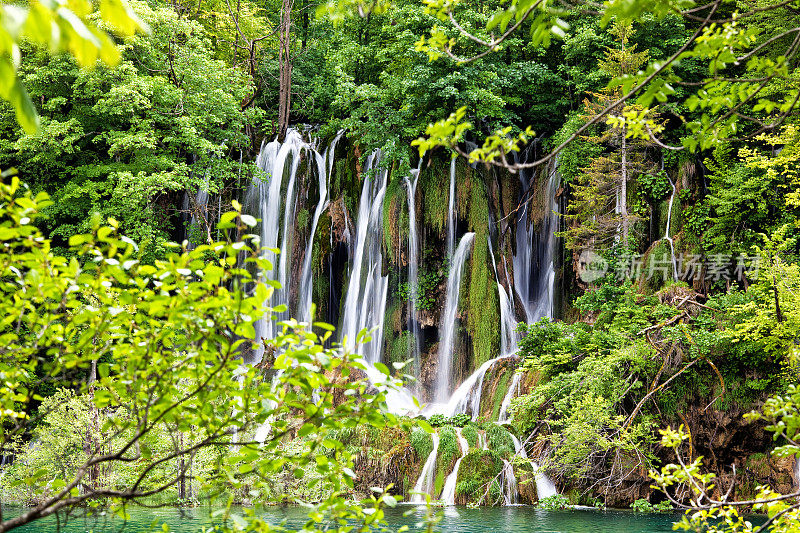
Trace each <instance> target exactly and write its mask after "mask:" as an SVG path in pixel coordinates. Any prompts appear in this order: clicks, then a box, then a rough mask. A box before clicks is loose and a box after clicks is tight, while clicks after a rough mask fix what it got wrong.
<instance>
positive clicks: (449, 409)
mask: <svg viewBox="0 0 800 533" xmlns="http://www.w3.org/2000/svg"><path fill="white" fill-rule="evenodd" d="M504 358H505V357H504V356H502V355H501V356H500V357H495V358H494V359H489V360H488V361H486V362H485V363H483V364H482V365H481V366H480V367H478V369H477V370H476V371H475V372H473V373H472V374H471V375H470V376H469V377H468V378H467V379H465V380H464V382H463V383H462V384H461V385H459V386H458V388H456V390H455V391H454V392H453V395H452V396H451V397H450V400H448V402H447V403H446V404H444V405H441V404H437V405H434V406H433V407H432V413H437V412H438V413H440V414H443V415H445V416H453V415H457V414H462V413H467V414H470V415H471V416H472V420H476V419H477V418H478V415H479V414H480V410H481V393H482V391H483V378H484V377H485V376H486V373H487V372H488V371H489V369H490V368H492V367H493V366H494V364H495V363H496V362H497V361H499V360H500V359H504Z"/></svg>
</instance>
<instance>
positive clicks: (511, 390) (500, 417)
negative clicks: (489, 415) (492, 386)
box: [497, 372, 522, 424]
mask: <svg viewBox="0 0 800 533" xmlns="http://www.w3.org/2000/svg"><path fill="white" fill-rule="evenodd" d="M520 381H522V373H520V372H514V377H512V378H511V384H510V385H509V386H508V392H506V395H505V396H504V397H503V403H502V404H500V412H499V413H498V414H497V422H498V423H500V424H502V423H503V422H508V421H509V418H508V408H509V406H510V405H511V400H512V398H514V395H515V394H517V392H518V389H519V382H520Z"/></svg>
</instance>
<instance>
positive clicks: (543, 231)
mask: <svg viewBox="0 0 800 533" xmlns="http://www.w3.org/2000/svg"><path fill="white" fill-rule="evenodd" d="M533 177H534V176H533V175H531V173H530V171H524V170H523V171H520V173H519V179H520V183H521V184H522V191H523V194H525V193H526V192H527V191H528V189H529V188H530V187H532V186H534V183H533ZM560 183H561V174H560V173H559V172H558V158H556V159H555V160H554V162H553V165H552V166H551V167H550V169H549V172H548V178H547V187H546V189H545V198H546V201H547V202H546V204H545V205H546V207H547V209H548V212H547V213H546V214H545V216H544V217H543V219H542V225H541V228H538V231H537V228H534V227H533V226H532V225H531V224H530V222H529V220H528V218H529V217H528V213H527V209H525V210H523V211H522V212H521V213H520V215H519V217H518V218H517V231H516V239H517V253H516V255H514V287H515V288H516V290H517V293H518V294H519V296H520V298H521V299H522V304H523V306H524V307H525V314H526V317H527V320H528V323H533V322H537V321H538V320H539V319H541V318H544V317H548V318H552V317H553V310H554V309H553V308H554V302H555V279H556V275H555V267H554V260H555V248H556V236H555V234H556V231H557V230H558V216H559V215H558V201H557V199H556V193H557V191H558V187H559V186H560ZM533 258H536V261H533V260H532V259H533Z"/></svg>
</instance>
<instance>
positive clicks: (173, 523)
mask: <svg viewBox="0 0 800 533" xmlns="http://www.w3.org/2000/svg"><path fill="white" fill-rule="evenodd" d="M233 511H234V512H236V513H241V512H242V509H241V508H235V509H234V510H233ZM443 512H444V519H443V520H442V522H441V523H440V524H439V526H438V528H437V529H438V530H439V531H441V532H442V533H477V532H485V531H492V532H508V533H534V532H535V533H661V532H664V533H666V532H668V531H672V522H673V521H674V520H676V519H677V515H675V514H635V513H633V512H630V511H597V510H586V509H581V510H570V511H543V510H539V509H535V508H533V507H527V506H515V507H491V508H481V509H468V508H465V507H458V508H456V507H450V508H446V509H444V510H443ZM18 513H19V509H16V510H15V509H13V508H5V509H4V513H3V516H4V518H5V519H7V518H10V517H11V516H14V515H16V514H18ZM405 513H409V516H404V514H405ZM128 514H129V515H130V516H129V518H128V520H122V519H121V518H118V517H109V516H94V517H86V516H72V517H67V518H66V520H64V517H61V520H58V521H57V520H55V519H52V518H51V519H47V520H43V521H40V522H39V523H37V524H35V525H29V526H26V527H23V528H21V529H18V530H17V531H19V532H20V533H45V532H48V533H49V532H55V531H57V530H58V529H60V530H61V531H63V532H65V533H84V532H87V531H95V532H99V531H103V532H121V533H122V532H125V533H128V532H140V531H160V530H161V524H162V523H166V524H168V525H169V527H170V530H171V531H173V532H177V533H189V532H192V533H194V532H198V531H200V530H201V529H202V528H203V527H208V526H211V525H214V524H220V522H221V520H222V518H220V517H219V516H218V512H217V513H214V509H209V508H207V507H199V508H194V509H174V508H164V509H141V508H131V509H128ZM259 514H260V515H261V516H263V517H264V518H267V519H268V520H269V521H270V522H271V523H273V524H279V523H281V522H285V524H286V526H287V527H295V528H300V527H302V524H303V523H305V522H306V516H305V514H304V510H303V509H302V508H299V507H270V508H267V509H265V510H264V511H263V512H261V513H259ZM386 514H387V520H388V523H389V527H390V528H391V529H394V530H396V529H399V527H400V526H401V525H408V526H409V527H410V528H411V531H415V530H417V529H416V528H415V524H416V523H417V522H419V521H420V519H421V518H422V517H423V515H424V509H420V508H416V507H412V506H407V505H405V506H404V505H401V506H399V507H398V508H396V509H389V510H388V511H387V513H386ZM214 515H216V516H214ZM212 516H213V517H212Z"/></svg>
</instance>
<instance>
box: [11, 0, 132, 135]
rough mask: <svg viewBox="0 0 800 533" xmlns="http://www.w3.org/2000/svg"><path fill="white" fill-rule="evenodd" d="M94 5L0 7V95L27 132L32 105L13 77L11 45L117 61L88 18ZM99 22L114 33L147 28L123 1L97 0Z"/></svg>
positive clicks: (42, 1) (46, 0)
mask: <svg viewBox="0 0 800 533" xmlns="http://www.w3.org/2000/svg"><path fill="white" fill-rule="evenodd" d="M94 10H95V6H94V5H93V4H92V3H90V2H88V1H86V0H71V1H68V0H38V1H33V2H31V3H30V4H28V5H26V6H24V7H23V6H19V5H14V4H3V5H0V97H2V98H3V99H5V100H7V101H8V102H10V103H11V105H12V106H13V107H14V109H15V111H16V115H17V120H18V122H19V123H20V125H21V126H22V127H23V128H24V129H25V131H26V132H28V133H33V132H35V131H37V129H38V124H39V122H38V117H37V114H36V109H35V108H34V106H33V104H32V103H31V101H30V98H29V97H28V96H27V94H26V92H25V89H24V88H23V87H22V85H21V84H20V82H19V79H18V78H17V75H16V68H17V67H18V63H19V49H18V47H17V43H18V42H19V41H20V40H21V39H28V40H30V41H32V42H34V43H38V44H40V45H42V46H45V47H46V48H47V49H49V50H50V51H51V52H53V53H56V52H59V51H66V52H69V53H70V54H72V55H73V56H74V57H75V59H76V60H77V61H78V64H80V65H82V66H92V65H94V64H95V62H96V61H98V60H100V61H102V62H103V63H105V64H106V65H115V64H117V63H118V62H119V51H118V50H117V47H116V45H115V43H114V41H113V39H112V38H111V36H110V35H109V34H108V33H107V32H106V31H105V30H104V29H103V28H102V27H101V26H100V25H98V23H97V21H96V17H94V16H93V13H94ZM99 14H100V20H102V22H103V23H104V24H105V25H107V27H109V28H111V29H112V31H114V32H115V33H116V34H118V35H120V36H129V35H133V33H135V32H136V31H147V26H146V25H145V24H144V23H143V22H142V21H141V20H140V19H139V18H138V17H137V16H136V14H135V13H134V12H133V10H131V8H130V7H129V6H128V5H127V4H126V3H124V1H123V0H102V1H101V2H100V5H99Z"/></svg>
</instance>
